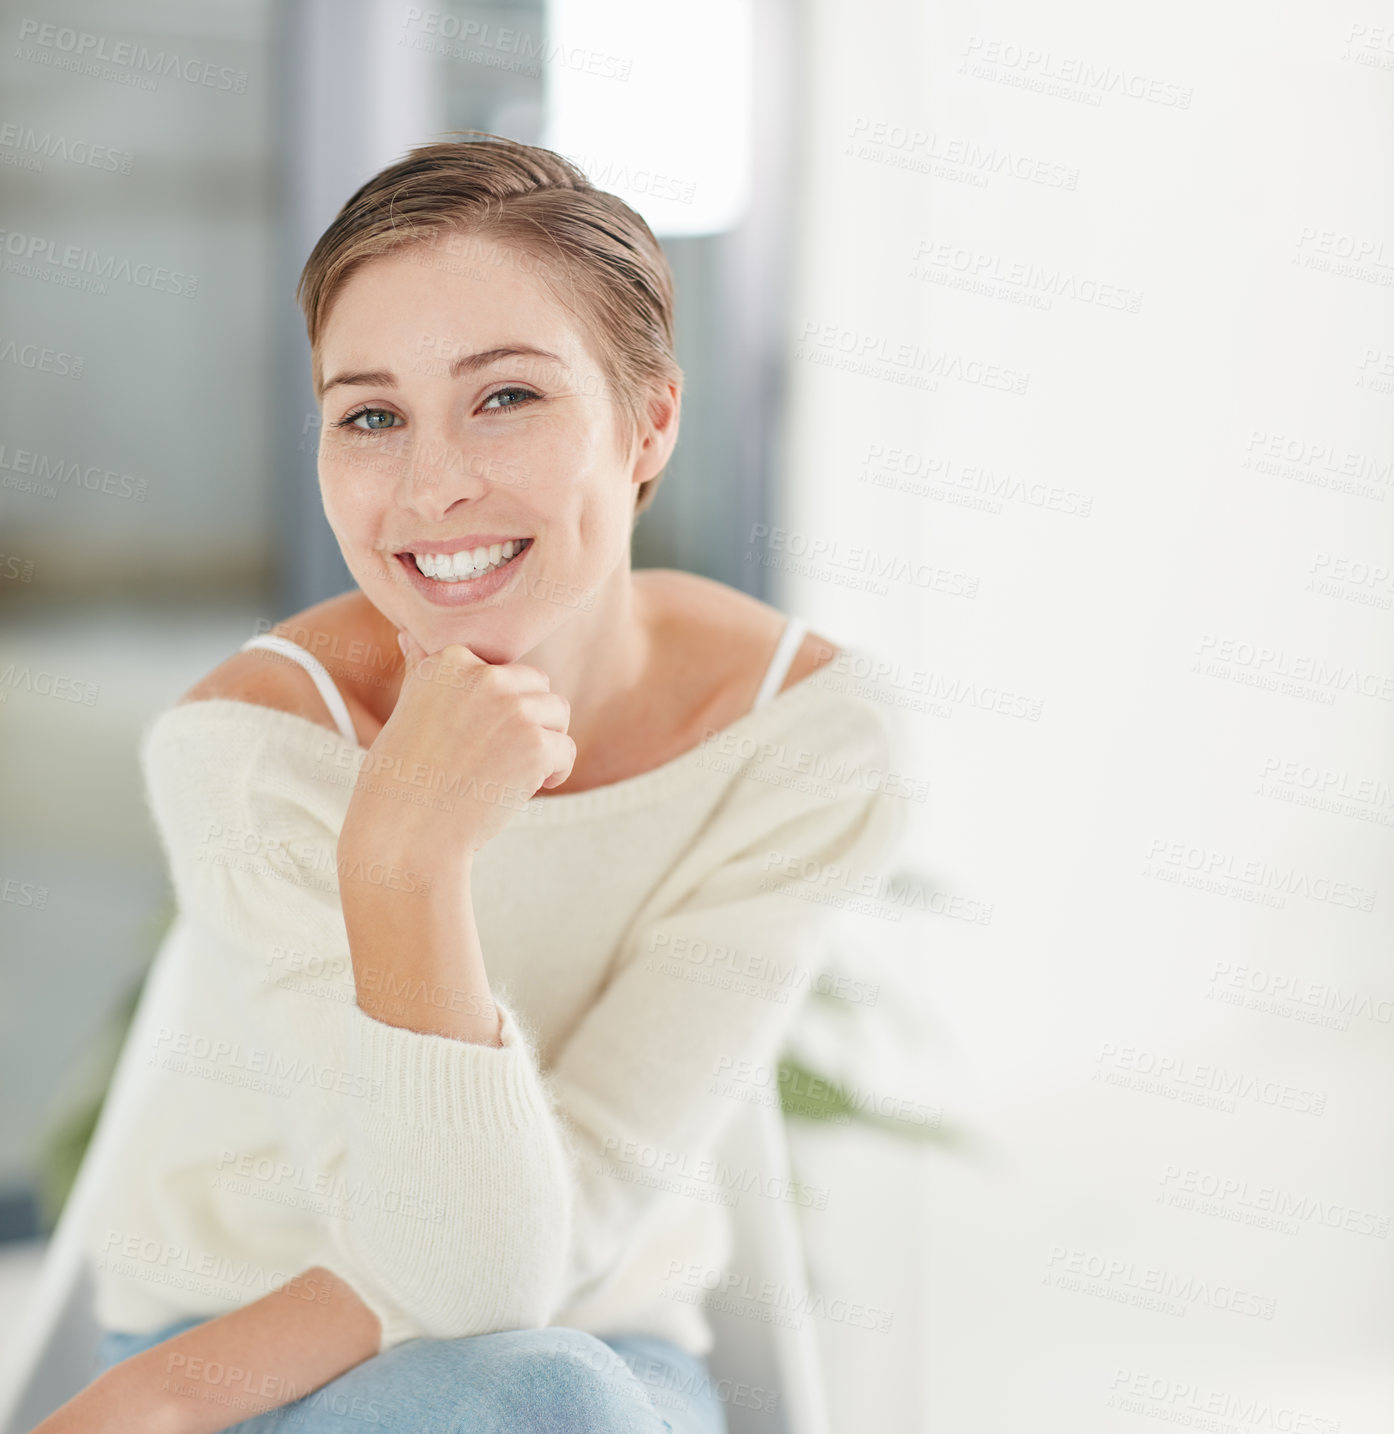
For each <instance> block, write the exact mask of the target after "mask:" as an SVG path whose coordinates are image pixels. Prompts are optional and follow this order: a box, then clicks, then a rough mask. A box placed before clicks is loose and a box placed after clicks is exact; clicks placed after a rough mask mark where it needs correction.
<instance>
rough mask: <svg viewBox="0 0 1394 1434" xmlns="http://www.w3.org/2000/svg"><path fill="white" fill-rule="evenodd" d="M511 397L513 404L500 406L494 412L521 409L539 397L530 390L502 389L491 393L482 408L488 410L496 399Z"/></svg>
mask: <svg viewBox="0 0 1394 1434" xmlns="http://www.w3.org/2000/svg"><path fill="white" fill-rule="evenodd" d="M510 397H511V398H512V399H513V402H511V403H504V404H500V405H499V406H498V407H497V408H495V409H494V412H495V413H498V412H499V411H500V410H502V409H504V408H519V407H521V406H522V405H523V404H525V403H527V402H528V401H529V400H530V399H534V398H536V397H537V395H536V394H535V393H534V392H533V391H532V390H531V389H530V388H518V387H517V386H514V387H512V388H501V389H499V391H498V392H497V393H491V394H490V395H489V397H488V398H486V399H485V400H484V402H483V403H482V404H481V405H480V407H481V408H488V407H489V406H490V405H491V404H492V403H493V402H494V400H495V399H496V398H510Z"/></svg>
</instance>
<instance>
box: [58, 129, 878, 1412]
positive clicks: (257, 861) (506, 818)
mask: <svg viewBox="0 0 1394 1434" xmlns="http://www.w3.org/2000/svg"><path fill="white" fill-rule="evenodd" d="M671 291H672V285H671V280H670V277H669V274H668V270H667V265H666V263H665V261H664V258H663V254H662V251H661V249H660V248H659V246H658V245H657V243H656V241H655V240H654V238H653V236H652V234H651V233H650V232H649V230H648V229H647V227H646V226H645V225H644V223H643V221H642V220H641V219H640V218H639V217H638V216H637V215H635V214H634V213H633V212H632V211H631V210H629V209H628V208H627V207H626V206H625V205H624V204H622V203H621V202H620V201H619V200H617V199H615V198H614V197H613V196H611V195H607V194H604V193H601V192H600V191H597V190H595V189H593V188H592V187H591V186H590V185H589V184H588V183H587V182H586V180H585V179H584V177H583V176H582V175H581V174H580V173H579V171H577V170H575V169H574V168H573V167H572V166H570V165H569V164H567V163H566V162H565V161H564V160H562V159H560V158H559V157H557V156H556V155H553V154H550V153H548V152H546V151H543V150H538V149H533V148H530V147H528V146H525V145H520V144H514V143H512V142H509V141H504V140H498V139H495V138H493V137H488V136H485V137H480V138H477V139H471V140H466V141H463V142H459V143H448V144H437V145H430V146H427V147H425V148H423V149H418V150H415V151H413V152H412V153H411V154H409V155H408V156H407V158H406V159H404V160H403V161H401V163H399V164H397V165H394V166H392V167H391V168H389V169H387V170H384V171H383V173H381V174H380V175H378V176H377V177H376V178H374V179H373V180H371V181H370V182H369V183H368V184H366V185H365V186H364V187H363V188H362V189H361V190H360V191H359V192H358V193H357V194H355V195H354V196H353V198H352V199H350V201H349V202H348V204H346V205H345V207H344V209H343V210H342V211H341V213H340V214H339V216H338V217H337V218H336V219H335V221H334V223H333V224H331V225H330V227H329V229H328V230H327V231H326V233H325V235H324V236H323V238H322V239H321V240H320V242H319V244H318V245H317V246H316V247H315V250H314V252H313V253H312V255H311V256H310V260H309V262H308V263H307V265H306V268H305V273H304V275H303V277H302V281H301V287H300V295H301V299H302V303H303V306H304V309H305V314H306V319H307V327H308V332H309V335H310V339H311V344H312V352H313V356H314V368H315V383H316V388H317V391H318V392H319V393H320V396H321V402H322V406H323V414H322V419H323V422H322V426H321V435H322V436H321V443H320V453H319V477H320V489H321V494H322V497H323V502H324V510H325V514H326V516H327V518H328V521H329V523H330V525H331V527H332V528H333V531H334V533H335V536H336V538H337V540H338V542H339V545H340V548H341V550H342V552H343V555H344V559H345V561H346V563H347V564H348V566H349V569H350V571H351V573H352V575H353V577H354V579H355V583H356V587H355V588H353V589H351V590H350V591H349V592H346V593H343V594H341V595H339V596H338V597H335V598H333V599H330V600H329V601H327V602H325V603H321V604H319V605H318V606H317V607H314V608H311V609H309V610H308V611H306V612H303V613H298V614H295V615H294V616H293V617H289V618H287V619H286V620H285V621H284V622H282V623H281V624H279V625H278V627H277V629H275V630H273V632H272V633H271V634H269V635H263V636H261V637H259V638H254V639H252V640H251V642H249V643H247V644H244V650H242V651H240V652H238V653H236V654H233V655H232V656H230V657H229V658H228V659H227V660H226V661H225V662H223V663H222V664H221V665H220V666H219V667H218V668H217V669H215V670H214V671H213V672H212V673H210V674H209V675H208V676H207V677H205V678H204V679H202V680H201V681H200V682H199V683H197V684H196V685H195V686H194V687H193V688H192V689H190V691H189V692H188V693H187V694H186V696H185V698H184V699H183V700H182V701H181V702H179V703H177V704H175V706H173V707H172V708H170V709H168V710H166V711H165V712H163V713H161V714H160V715H159V716H158V717H157V718H156V719H155V720H154V721H153V722H152V723H151V724H150V726H149V727H148V729H147V730H146V732H145V734H144V737H143V741H142V746H141V759H142V767H143V772H144V775H145V780H146V786H147V792H148V799H149V804H150V808H151V811H152V812H153V813H154V815H155V818H156V821H157V824H158V827H159V831H160V836H161V840H162V843H163V845H164V848H165V851H166V853H167V856H168V860H169V867H170V873H171V878H172V881H173V884H174V888H175V892H176V895H177V899H178V903H179V909H180V922H179V923H178V928H177V932H176V936H177V938H178V941H179V945H178V950H177V957H178V960H179V961H180V962H182V963H183V964H182V966H181V967H180V968H179V970H178V972H177V973H176V974H177V979H174V980H172V981H171V982H170V983H169V985H168V988H167V989H168V991H169V993H170V994H169V995H168V997H167V998H166V999H167V1005H166V1007H165V1008H162V1009H161V1010H160V1011H158V1012H156V1013H155V1014H156V1016H157V1017H158V1021H157V1023H156V1026H155V1028H156V1029H158V1030H159V1031H160V1032H161V1037H160V1048H159V1049H158V1050H156V1051H155V1052H153V1053H152V1054H151V1058H150V1061H149V1063H148V1070H146V1071H145V1072H143V1075H142V1079H143V1080H144V1081H145V1087H144V1090H143V1092H142V1100H143V1114H142V1116H141V1119H140V1122H139V1127H138V1129H136V1130H135V1131H134V1132H133V1134H132V1136H131V1138H130V1139H129V1140H127V1141H125V1142H124V1143H123V1145H122V1153H121V1157H120V1161H119V1169H118V1170H117V1172H116V1174H115V1176H114V1178H113V1181H112V1185H111V1188H110V1189H109V1190H108V1191H107V1192H106V1198H105V1200H104V1202H103V1205H102V1208H101V1213H100V1217H99V1218H96V1219H94V1221H93V1223H92V1225H91V1228H90V1229H88V1230H87V1232H86V1239H87V1243H88V1248H89V1252H90V1254H91V1256H92V1260H93V1264H94V1269H95V1272H96V1275H97V1294H98V1303H97V1313H98V1317H99V1319H100V1321H101V1322H102V1324H103V1326H104V1327H105V1328H106V1330H107V1331H108V1334H107V1341H106V1345H105V1353H104V1363H105V1364H106V1365H107V1366H108V1368H107V1369H106V1372H105V1373H104V1374H102V1375H101V1377H100V1378H99V1379H98V1380H97V1381H96V1382H95V1383H94V1384H92V1385H91V1386H90V1387H89V1388H88V1389H87V1390H86V1391H84V1392H83V1393H82V1394H80V1395H79V1396H78V1397H77V1398H76V1399H75V1400H73V1401H72V1402H71V1403H70V1404H69V1405H67V1406H65V1407H64V1409H63V1410H60V1411H59V1412H58V1413H57V1414H55V1415H53V1416H51V1418H50V1419H49V1420H47V1421H45V1423H44V1425H43V1426H41V1428H42V1430H43V1431H44V1434H58V1431H60V1430H63V1431H66V1430H75V1429H79V1428H81V1429H84V1430H93V1429H108V1430H113V1431H114V1430H116V1429H127V1428H137V1427H138V1428H143V1429H144V1428H149V1429H157V1430H161V1431H180V1434H193V1431H196V1430H198V1431H211V1430H214V1429H219V1428H224V1427H228V1426H227V1425H226V1422H225V1414H226V1408H225V1407H220V1406H219V1405H218V1404H217V1403H215V1402H213V1400H212V1398H211V1396H207V1394H206V1391H204V1392H200V1390H199V1389H198V1388H196V1387H195V1388H193V1389H192V1391H191V1390H190V1389H188V1388H184V1387H182V1386H181V1385H179V1383H178V1382H177V1381H176V1383H175V1385H174V1386H172V1385H171V1380H170V1372H171V1370H176V1369H177V1370H183V1371H186V1372H187V1371H188V1370H189V1369H190V1368H192V1367H193V1366H194V1365H197V1366H199V1367H200V1368H207V1367H209V1366H210V1364H216V1365H217V1367H218V1368H219V1369H226V1368H230V1367H232V1366H233V1365H236V1367H237V1368H238V1369H239V1370H240V1371H242V1372H243V1373H248V1372H250V1376H252V1378H253V1383H254V1385H255V1389H256V1391H257V1392H256V1393H255V1394H254V1395H253V1396H252V1397H249V1398H247V1399H244V1400H242V1402H241V1404H240V1405H239V1406H238V1407H239V1408H240V1409H241V1410H242V1411H243V1412H245V1413H246V1414H247V1415H248V1416H249V1417H248V1419H247V1420H246V1421H245V1422H244V1423H241V1424H238V1425H236V1426H233V1427H236V1428H238V1429H245V1430H248V1431H250V1430H259V1429H261V1428H262V1427H263V1425H262V1423H261V1422H260V1419H259V1417H258V1416H261V1415H262V1414H263V1413H264V1412H265V1411H268V1410H272V1409H275V1408H277V1407H279V1406H281V1405H288V1404H293V1405H295V1406H296V1409H297V1413H296V1418H297V1419H298V1420H299V1421H300V1422H298V1423H297V1424H296V1426H295V1427H296V1428H297V1429H299V1430H303V1431H305V1434H320V1431H327V1430H329V1429H331V1428H334V1429H337V1428H340V1427H341V1426H340V1424H339V1423H337V1422H335V1421H336V1420H337V1419H338V1417H339V1415H338V1413H336V1412H335V1411H336V1410H340V1409H342V1407H344V1404H345V1401H347V1400H349V1399H350V1398H352V1399H353V1400H357V1401H361V1402H362V1403H363V1405H364V1406H365V1407H369V1406H371V1407H372V1408H373V1409H374V1410H375V1411H376V1417H375V1422H378V1423H379V1424H380V1425H381V1426H382V1427H384V1428H386V1429H389V1430H402V1431H406V1430H412V1431H417V1430H421V1429H426V1428H433V1429H436V1428H438V1429H441V1430H451V1431H462V1434H463V1431H485V1430H500V1431H501V1430H508V1431H509V1434H527V1431H533V1430H535V1431H544V1430H545V1431H549V1434H550V1431H556V1430H570V1429H577V1430H582V1429H584V1430H599V1429H606V1430H626V1431H628V1430H633V1431H647V1432H648V1434H658V1431H662V1430H670V1431H684V1434H713V1431H720V1430H722V1429H723V1428H724V1427H725V1425H724V1415H723V1412H722V1404H721V1400H720V1399H719V1398H718V1395H717V1392H716V1389H715V1387H714V1385H713V1383H712V1381H711V1380H710V1379H709V1378H708V1374H707V1368H706V1356H707V1354H708V1353H709V1352H710V1350H711V1346H712V1332H711V1329H710V1327H709V1325H708V1323H707V1320H706V1317H705V1314H704V1311H703V1307H702V1304H701V1299H700V1293H701V1291H702V1290H703V1289H704V1288H710V1287H711V1284H712V1283H713V1282H715V1281H716V1280H717V1279H718V1278H720V1277H721V1275H722V1271H723V1264H724V1261H725V1260H726V1258H727V1252H728V1250H729V1249H730V1234H731V1231H730V1225H729V1210H728V1206H727V1202H726V1200H725V1199H723V1198H722V1197H723V1196H724V1195H725V1194H726V1191H727V1189H728V1188H729V1181H728V1180H727V1178H726V1176H725V1175H724V1174H723V1173H721V1168H720V1166H719V1163H718V1162H716V1161H715V1160H714V1153H715V1152H717V1151H718V1150H719V1149H720V1147H721V1141H722V1138H723V1135H724V1133H725V1132H727V1130H728V1128H729V1127H731V1126H732V1124H733V1122H735V1121H736V1120H738V1119H739V1118H740V1116H741V1115H742V1114H743V1112H742V1111H741V1107H740V1102H739V1101H738V1100H736V1101H733V1098H732V1097H731V1096H730V1095H729V1094H728V1093H726V1092H725V1088H724V1087H722V1086H721V1085H719V1084H718V1085H714V1084H713V1083H712V1076H713V1073H714V1072H717V1071H720V1070H727V1069H731V1068H743V1067H745V1066H746V1065H748V1064H750V1063H754V1064H756V1065H758V1064H759V1063H761V1062H764V1063H768V1062H770V1061H771V1060H773V1059H776V1058H777V1056H778V1052H779V1050H780V1047H781V1042H782V1041H783V1039H784V1037H785V1035H786V1034H787V1032H788V1029H789V1025H790V1021H791V1019H792V1017H793V1014H794V1012H795V1010H796V1009H797V1007H798V1001H797V1000H794V999H791V995H792V994H793V993H795V992H797V993H806V992H807V991H808V990H809V989H810V986H811V984H812V981H811V979H810V978H811V977H812V975H813V974H815V973H816V971H817V970H818V967H819V963H820V961H821V959H822V958H823V956H824V954H825V952H826V949H827V938H828V923H827V918H826V911H827V898H828V896H829V895H830V890H831V888H829V885H828V884H829V881H831V880H832V879H833V878H834V877H835V878H836V880H838V881H841V880H844V879H845V878H846V876H847V875H848V873H852V874H855V876H856V877H857V878H858V879H859V880H860V881H862V882H863V883H865V882H866V881H867V880H872V881H875V880H876V879H877V877H878V873H879V872H880V871H881V870H882V868H883V867H884V866H885V864H886V863H887V862H888V860H889V858H890V856H891V854H892V852H893V849H894V846H895V843H896V840H897V838H898V836H899V834H900V832H901V829H902V821H903V818H902V816H901V812H902V810H903V803H902V802H900V801H899V800H897V799H896V797H895V795H894V779H893V778H892V777H891V776H890V773H891V770H892V768H893V766H894V765H895V764H894V763H893V761H892V760H891V757H890V754H889V747H888V742H889V729H888V726H887V721H886V717H885V707H884V703H885V701H886V700H887V694H886V693H884V692H881V691H880V690H879V689H878V688H877V687H876V686H875V685H874V684H873V683H872V682H870V681H858V680H853V677H852V676H850V675H849V674H851V673H860V672H868V671H874V670H876V668H877V664H876V662H875V659H874V656H873V655H872V654H866V653H860V654H854V653H851V652H844V653H839V652H838V650H837V649H836V648H835V647H834V646H833V644H832V643H830V642H828V641H826V640H825V639H822V638H820V637H817V636H816V635H813V634H808V633H806V632H805V631H804V629H803V626H802V624H801V623H799V622H798V621H797V620H793V619H787V618H786V617H785V616H784V614H782V613H779V612H777V611H776V610H775V609H773V608H771V607H768V606H766V605H765V604H764V603H761V602H758V601H756V600H755V599H753V598H750V597H747V596H746V595H744V594H742V593H739V592H736V591H735V590H733V589H730V588H727V587H724V586H722V585H721V584H718V583H714V582H711V581H708V580H706V579H702V578H697V577H693V576H691V575H687V574H682V573H676V572H661V571H649V572H643V573H636V572H634V571H632V569H631V566H630V554H629V542H630V535H631V532H632V528H633V523H634V519H635V516H636V514H637V513H638V512H639V511H641V510H642V509H643V507H644V506H645V505H646V504H647V503H648V502H649V501H650V500H651V499H652V496H653V491H654V486H655V485H656V484H657V482H658V481H659V478H660V477H661V475H662V472H663V469H664V465H665V463H666V462H667V460H668V457H669V455H670V454H671V452H672V450H673V445H674V443H675V442H676V439H677V432H678V417H679V410H680V405H681V374H680V373H679V371H678V369H677V365H676V363H675V361H674V359H673V349H672V321H671V300H672V292H671ZM344 653H349V654H351V655H353V657H352V660H350V661H344V660H341V658H342V654H344ZM316 654H319V656H316ZM321 657H322V658H324V659H325V660H324V661H321V660H320V659H321ZM772 873H773V874H772ZM713 949H721V950H730V951H737V952H740V953H742V957H743V965H742V968H741V969H742V971H743V973H744V974H743V977H742V979H741V980H740V981H737V982H727V983H725V984H718V983H711V984H706V983H698V982H695V981H693V980H691V979H689V978H690V976H691V974H692V973H691V972H690V971H688V970H687V969H686V968H685V967H684V965H683V963H682V962H681V961H674V960H673V959H671V953H673V952H682V951H688V950H713ZM650 1157H652V1158H650ZM655 1166H661V1167H662V1168H663V1169H664V1170H675V1169H680V1170H683V1171H687V1172H692V1171H696V1170H702V1171H705V1172H706V1173H705V1174H702V1175H699V1176H695V1177H693V1178H683V1179H678V1178H676V1177H675V1178H663V1179H656V1178H653V1176H652V1175H651V1170H652V1168H653V1167H655ZM744 1174H745V1175H748V1174H749V1172H744ZM741 1175H742V1172H737V1177H740V1176H741ZM187 1382H188V1381H185V1383H187ZM330 1395H332V1396H333V1397H332V1400H331V1399H329V1398H328V1397H327V1396H330ZM268 1417H270V1416H268Z"/></svg>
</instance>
